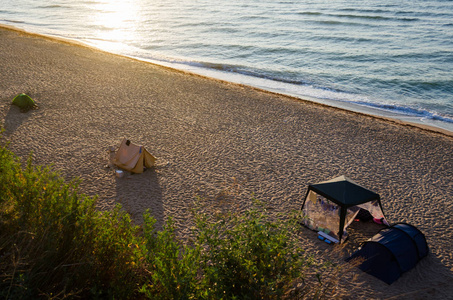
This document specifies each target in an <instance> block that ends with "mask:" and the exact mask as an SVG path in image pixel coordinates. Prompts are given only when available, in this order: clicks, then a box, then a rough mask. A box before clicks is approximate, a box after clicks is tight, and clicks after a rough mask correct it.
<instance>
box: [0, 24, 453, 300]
mask: <svg viewBox="0 0 453 300" xmlns="http://www.w3.org/2000/svg"><path fill="white" fill-rule="evenodd" d="M19 93H26V94H28V95H30V96H31V97H32V98H33V99H35V100H36V102H37V104H38V106H39V109H37V110H32V111H30V112H28V113H21V112H20V110H19V109H18V108H17V107H15V106H11V101H12V99H13V98H14V96H16V95H17V94H19ZM0 124H1V125H2V126H3V127H4V129H5V131H4V133H3V137H4V138H5V139H6V140H8V141H10V142H11V144H10V149H11V150H13V151H14V152H15V153H16V154H18V155H19V156H21V157H23V158H26V157H27V156H28V155H29V153H30V152H32V155H33V159H34V162H35V163H36V164H39V165H50V164H52V165H53V166H54V168H55V169H57V170H61V173H62V174H63V175H64V176H65V177H66V178H68V179H70V178H73V177H79V178H80V179H81V180H82V183H81V185H80V187H81V190H82V191H83V192H84V193H86V194H88V195H98V197H99V199H98V206H99V209H111V208H113V207H114V206H115V204H116V203H120V204H121V205H122V206H123V207H124V209H125V210H126V211H127V212H129V213H130V214H131V216H132V217H133V219H134V221H135V222H136V223H138V224H140V222H141V218H142V213H143V212H144V211H145V210H146V209H150V210H151V211H152V214H153V215H154V216H155V218H156V219H157V220H158V224H159V225H162V224H163V222H164V221H165V219H166V218H167V217H169V216H172V217H173V218H174V220H175V221H176V223H177V225H178V228H179V233H180V234H181V235H182V236H185V235H188V234H189V232H190V228H189V224H190V221H191V213H190V209H191V207H192V203H193V201H194V200H195V199H196V198H197V197H201V199H203V201H205V202H206V204H207V205H206V210H207V211H210V210H212V211H214V210H231V209H234V210H238V209H245V208H247V207H248V206H249V205H250V203H251V198H252V197H256V198H258V199H260V200H262V201H263V202H264V203H265V205H266V208H267V209H268V211H269V212H270V213H271V214H272V215H274V216H277V215H278V214H280V213H282V214H287V213H289V212H291V211H293V210H297V209H300V207H301V205H302V201H303V197H304V195H305V193H306V190H307V186H308V184H311V183H316V182H320V181H323V180H328V179H331V178H333V177H336V176H339V175H346V176H348V177H349V178H351V179H353V180H354V181H356V182H358V183H359V184H361V185H363V186H365V187H367V188H369V189H370V190H372V191H374V192H376V193H378V194H380V196H381V199H382V205H383V208H384V213H385V215H386V217H387V219H388V220H389V222H391V223H396V222H407V223H410V224H412V225H415V226H416V227H417V228H419V229H420V230H421V231H422V232H423V233H424V234H425V236H426V238H427V241H428V246H429V247H430V254H429V255H428V257H426V258H425V259H423V260H422V261H421V262H420V263H419V264H418V265H417V267H416V268H414V269H413V270H411V271H409V272H407V273H405V274H404V275H403V276H402V277H401V278H400V279H399V280H398V281H397V282H395V283H394V284H392V285H390V286H389V285H387V284H385V283H383V282H381V281H379V280H378V279H376V278H374V277H372V276H369V275H367V274H364V273H362V272H361V271H359V270H357V271H356V272H354V273H355V275H356V276H357V280H358V282H359V283H360V284H359V283H357V284H351V286H347V283H346V282H345V288H346V290H348V291H349V292H350V294H349V298H350V299H453V136H452V135H449V134H445V133H439V132H435V131H431V130H428V129H424V128H418V127H414V126H411V125H408V124H402V123H399V122H393V121H391V120H384V119H379V118H375V117H371V116H366V115H361V114H357V113H352V112H347V111H344V110H340V109H335V108H331V107H327V106H323V105H318V104H314V103H311V102H307V101H302V100H298V99H294V98H291V97H286V96H282V95H277V94H272V93H269V92H265V91H260V90H257V89H254V88H250V87H246V86H240V85H236V84H231V83H226V82H222V81H219V80H214V79H209V78H204V77H201V76H196V75H191V74H188V73H184V72H181V71H175V70H171V69H168V68H165V67H161V66H156V65H153V64H150V63H146V62H141V61H138V60H134V59H130V58H126V57H121V56H117V55H113V54H109V53H105V52H102V51H99V50H96V49H92V48H89V47H84V46H80V45H76V44H75V43H71V42H68V41H66V42H65V41H61V40H53V39H50V38H45V37H42V36H38V35H31V34H26V33H24V32H20V31H16V30H11V29H8V28H1V27H0ZM123 137H126V138H128V139H130V140H131V141H132V142H134V143H137V144H142V145H144V146H145V147H146V148H147V149H148V151H149V152H151V153H152V154H153V155H154V156H156V157H157V159H158V163H157V167H155V168H153V169H149V170H147V171H146V172H144V173H143V174H135V175H127V176H125V177H123V178H117V177H115V175H114V172H113V170H112V169H111V168H108V167H106V165H107V164H108V157H109V152H108V149H109V147H110V146H116V145H118V144H119V143H120V141H121V140H122V138H123ZM232 190H234V192H230V193H229V194H228V193H227V192H226V191H232ZM369 237H371V236H369ZM354 238H355V236H354V228H352V229H351V234H350V240H351V244H352V243H354V242H357V239H355V240H354ZM300 239H301V244H302V245H304V247H305V248H306V249H307V250H308V251H310V252H312V253H313V254H315V255H317V256H318V257H319V258H320V259H321V260H322V259H327V258H328V254H329V253H330V252H331V251H332V246H328V245H326V244H325V243H323V242H321V241H319V240H317V239H316V233H314V232H313V231H310V230H308V229H305V228H302V229H301V232H300ZM351 248H352V246H351ZM345 298H348V297H345Z"/></svg>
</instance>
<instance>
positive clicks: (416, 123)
mask: <svg viewBox="0 0 453 300" xmlns="http://www.w3.org/2000/svg"><path fill="white" fill-rule="evenodd" d="M0 28H3V29H7V30H12V31H16V32H20V33H24V34H28V35H31V36H36V37H41V38H45V39H49V40H55V41H59V42H62V43H68V44H70V45H74V46H79V47H87V48H90V49H93V50H96V51H100V52H103V53H107V54H111V55H117V56H120V57H125V58H129V59H132V60H136V61H139V62H144V63H149V64H152V65H157V66H160V67H164V68H169V69H170V70H173V71H177V72H182V73H184V74H189V75H193V76H200V77H203V78H207V79H211V80H218V81H220V82H225V83H229V84H237V85H239V86H244V87H247V88H253V89H256V90H258V91H262V92H265V93H271V94H276V95H281V96H284V97H289V98H292V99H294V100H295V101H301V102H310V103H313V104H315V105H321V106H326V107H330V108H333V109H339V110H343V111H346V112H350V113H355V114H359V115H364V116H368V117H372V118H377V119H382V120H386V121H389V122H391V123H396V124H400V125H403V126H412V127H416V128H419V129H422V130H427V131H430V132H435V133H439V134H442V135H447V136H453V130H449V129H446V128H442V127H438V126H435V125H431V124H427V123H423V122H422V121H420V120H419V118H417V117H407V116H404V115H399V114H396V113H389V112H385V111H383V110H381V109H378V108H371V107H364V106H362V105H358V104H353V103H342V102H340V101H334V100H327V99H314V98H310V97H304V98H302V97H299V96H297V95H291V94H286V93H283V92H279V91H272V90H268V89H265V88H260V87H256V86H252V85H247V84H242V83H237V82H234V81H229V80H228V79H221V78H216V77H210V76H208V75H203V74H202V73H200V72H196V71H191V70H190V69H191V68H187V69H182V68H177V67H175V66H172V65H171V64H163V63H159V62H156V61H152V60H148V59H144V58H139V57H133V56H128V55H122V54H117V53H112V52H109V51H105V50H103V49H101V48H99V47H96V46H93V45H90V44H88V43H84V42H82V41H79V40H76V39H70V38H66V37H60V36H54V35H47V34H41V33H35V32H29V31H27V30H25V29H22V28H18V27H15V26H12V25H6V24H0ZM192 69H193V68H192ZM405 119H412V120H411V121H408V120H405Z"/></svg>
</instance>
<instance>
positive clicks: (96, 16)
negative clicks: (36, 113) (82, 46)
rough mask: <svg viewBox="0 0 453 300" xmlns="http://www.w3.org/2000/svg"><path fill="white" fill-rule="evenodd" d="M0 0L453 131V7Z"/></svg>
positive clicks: (152, 51)
mask: <svg viewBox="0 0 453 300" xmlns="http://www.w3.org/2000/svg"><path fill="white" fill-rule="evenodd" d="M0 2H1V5H0V23H3V24H7V25H13V26H16V27H19V28H23V29H26V30H29V31H33V32H37V33H44V34H52V35H58V36H63V37H69V38H73V39H77V40H81V41H83V42H86V43H90V44H92V45H95V46H97V47H100V48H102V49H104V50H107V51H111V52H115V53H119V54H124V55H129V56H135V57H138V58H142V59H146V60H151V61H154V62H158V63H162V64H166V65H168V64H170V65H172V66H173V67H176V68H182V69H188V70H191V71H194V72H198V73H202V74H205V75H208V76H213V77H218V78H222V79H226V80H231V81H235V82H240V83H245V84H250V85H254V86H258V87H260V88H265V89H269V90H273V91H277V92H281V93H287V94H291V95H295V96H298V97H302V98H304V97H309V98H314V99H318V100H320V101H321V102H322V101H329V103H337V104H339V105H340V106H341V105H348V104H359V105H360V106H361V107H363V108H365V109H378V111H382V112H385V113H390V114H398V115H399V116H402V117H403V118H404V117H408V118H414V119H417V120H420V121H422V122H428V123H430V122H431V123H434V124H437V125H440V127H442V126H446V128H448V129H450V130H452V131H453V75H452V74H453V73H452V70H453V1H440V0H438V1H404V0H403V1H389V0H382V1H345V0H324V1H323V0H320V1H285V0H280V1H276V0H260V1H255V0H238V1H216V0H124V1H120V0H110V1H108V0H72V1H69V0H65V1H64V0H48V1H34V0H17V1H6V0H0Z"/></svg>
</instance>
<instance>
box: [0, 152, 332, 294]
mask: <svg viewBox="0 0 453 300" xmlns="http://www.w3.org/2000/svg"><path fill="white" fill-rule="evenodd" d="M194 220H195V226H194V228H193V235H192V238H191V239H190V240H188V241H185V240H182V239H181V238H179V237H178V235H177V234H176V226H175V224H174V222H173V221H172V219H171V218H169V220H168V221H167V222H166V224H165V226H164V227H163V229H162V230H160V231H158V230H156V228H155V223H156V220H155V219H154V218H153V217H152V216H151V214H150V212H146V213H145V215H144V223H143V225H142V226H140V227H139V226H134V225H133V224H132V222H131V219H130V216H129V215H128V214H127V213H125V212H124V211H123V210H122V209H121V207H120V206H117V207H116V208H115V209H114V210H113V211H107V212H101V211H98V210H96V198H93V197H87V196H86V195H84V194H82V193H81V192H80V191H79V188H78V181H77V180H74V181H71V182H69V183H66V182H64V180H63V179H62V177H61V176H60V175H59V174H58V172H54V171H52V170H51V169H50V168H49V167H40V166H33V164H32V160H31V158H28V160H27V162H26V164H25V166H22V164H21V161H20V159H19V158H18V157H16V156H15V155H14V154H13V153H12V152H11V151H10V150H8V149H7V146H1V147H0V297H1V298H5V299H36V298H50V299H63V298H92V299H106V298H107V299H114V298H116V299H130V298H149V299H282V298H304V297H309V298H322V297H324V296H326V295H328V294H329V293H330V292H331V291H332V290H333V289H331V288H330V287H329V289H326V288H325V287H328V286H329V284H331V283H332V282H333V281H332V278H333V277H332V278H331V279H327V280H324V279H323V278H324V277H323V276H324V275H321V274H327V273H326V271H328V270H332V269H334V270H338V267H335V266H333V267H327V266H325V265H324V266H319V265H317V264H315V263H314V261H313V260H312V259H311V258H310V257H309V256H308V255H307V254H306V253H305V252H304V251H303V250H302V249H300V247H298V246H297V244H298V242H297V240H295V239H294V238H293V236H294V235H293V232H294V230H295V228H294V226H295V222H294V221H293V220H287V221H272V220H270V219H269V218H268V217H267V215H266V212H265V210H264V209H263V208H262V207H260V206H259V204H257V205H255V206H254V207H253V208H252V209H250V210H248V211H246V212H245V213H221V214H220V213H219V214H214V215H209V214H207V213H203V212H201V210H200V209H198V208H197V207H195V209H194ZM337 275H338V272H337V273H335V274H334V278H335V280H337V278H338V276H337ZM321 279H323V280H321ZM309 282H310V283H313V284H308V283H309ZM329 282H330V283H329Z"/></svg>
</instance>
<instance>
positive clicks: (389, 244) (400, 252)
mask: <svg viewBox="0 0 453 300" xmlns="http://www.w3.org/2000/svg"><path fill="white" fill-rule="evenodd" d="M428 252H429V249H428V245H427V243H426V238H425V236H424V234H423V233H422V232H421V231H420V230H418V229H417V228H415V227H414V226H412V225H409V224H407V223H397V224H394V225H392V226H391V227H389V228H384V229H382V230H381V231H379V232H378V233H377V234H376V235H375V236H373V237H372V238H371V239H370V240H368V241H366V242H365V243H363V245H362V246H361V248H359V250H357V251H356V252H354V253H353V254H352V255H351V256H350V257H349V258H347V259H346V261H351V260H352V259H355V258H362V259H365V260H364V261H363V262H362V263H361V264H360V265H359V268H360V269H361V270H362V271H364V272H367V273H368V274H370V275H373V276H375V277H377V278H379V279H380V280H382V281H384V282H385V283H387V284H392V283H393V282H394V281H396V280H397V279H398V278H399V277H400V276H401V274H402V273H404V272H406V271H409V270H410V269H412V268H413V267H415V265H416V264H417V263H418V262H419V261H420V260H421V259H422V258H423V257H425V256H427V255H428Z"/></svg>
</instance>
